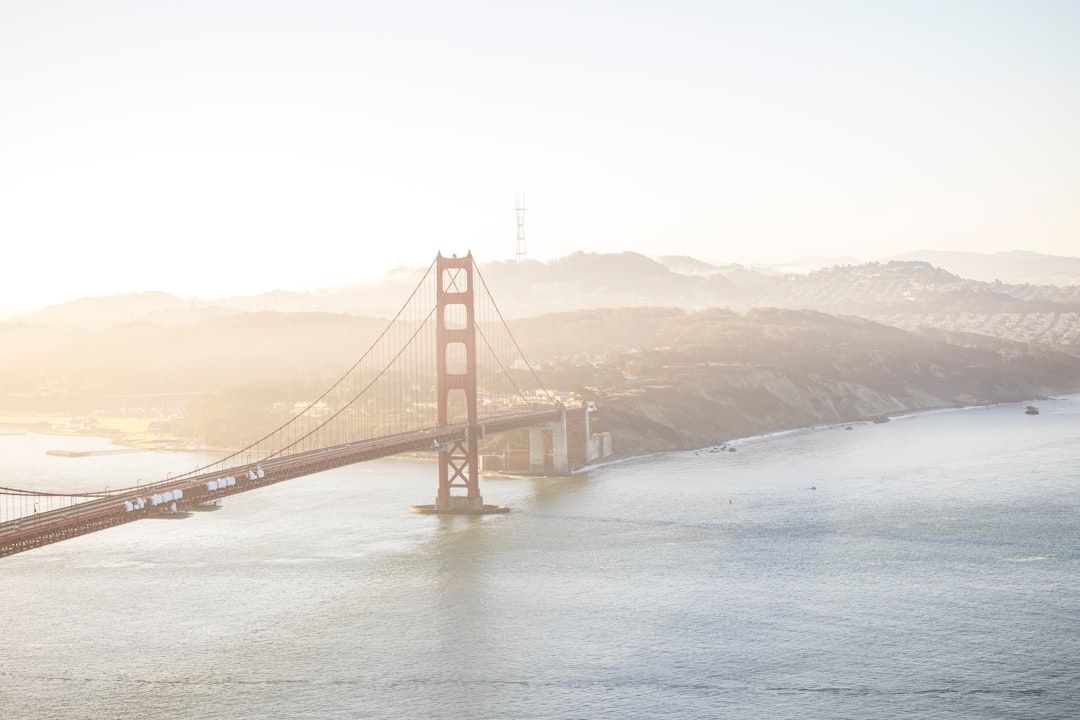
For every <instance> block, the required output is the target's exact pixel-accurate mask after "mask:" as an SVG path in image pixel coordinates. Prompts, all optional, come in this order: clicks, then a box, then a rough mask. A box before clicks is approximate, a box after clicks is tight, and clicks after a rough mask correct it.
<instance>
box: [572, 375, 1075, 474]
mask: <svg viewBox="0 0 1080 720" xmlns="http://www.w3.org/2000/svg"><path fill="white" fill-rule="evenodd" d="M1071 399H1080V393H1064V394H1061V395H1050V396H1047V397H1044V398H1039V399H1032V400H1016V401H1010V402H999V403H984V404H981V405H960V406H957V407H941V408H927V409H924V410H910V411H907V412H902V413H895V414H892V415H889V416H888V422H893V421H894V420H896V421H900V420H910V419H915V418H918V417H921V416H924V415H938V414H944V413H951V412H964V411H967V410H980V409H984V408H993V407H1007V406H1010V405H1015V406H1016V407H1023V406H1025V405H1034V404H1036V403H1040V402H1048V401H1053V400H1071ZM875 424H881V423H878V422H877V421H875V420H869V419H868V420H852V421H850V422H840V423H829V424H827V425H809V426H806V427H798V428H789V429H787V430H776V431H773V432H767V433H760V434H758V435H746V436H744V437H738V438H732V439H731V440H727V441H725V442H722V443H718V444H713V445H703V446H701V447H694V448H681V449H678V450H659V451H657V452H650V453H642V454H640V455H626V456H622V457H616V458H613V459H611V460H606V461H604V462H598V463H592V464H590V465H584V466H582V467H580V468H578V469H577V470H574V471H572V472H571V473H570V474H571V475H577V474H579V473H586V472H590V471H592V470H598V469H600V468H604V467H608V466H609V465H618V464H620V463H624V462H630V461H632V460H642V459H648V458H656V457H663V456H664V455H677V454H680V453H699V452H709V451H712V450H717V451H719V448H723V447H729V446H734V445H746V444H750V443H755V442H760V441H763V440H772V439H775V438H780V437H787V436H789V435H798V434H802V433H810V432H818V431H822V430H835V429H837V428H844V427H852V426H855V425H875Z"/></svg>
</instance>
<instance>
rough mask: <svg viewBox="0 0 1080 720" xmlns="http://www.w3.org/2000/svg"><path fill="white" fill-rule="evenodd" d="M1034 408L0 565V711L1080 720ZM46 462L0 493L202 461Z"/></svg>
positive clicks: (1077, 412)
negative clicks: (449, 500)
mask: <svg viewBox="0 0 1080 720" xmlns="http://www.w3.org/2000/svg"><path fill="white" fill-rule="evenodd" d="M1038 405H1039V407H1040V409H1041V410H1042V412H1041V414H1040V415H1037V416H1027V415H1024V413H1023V406H1015V405H1008V406H999V407H991V408H979V409H972V410H965V411H955V412H946V413H937V414H927V415H918V416H913V417H909V418H903V419H898V420H894V421H893V422H890V423H887V424H882V425H873V424H860V425H854V426H852V427H851V429H845V428H843V427H839V428H828V429H820V430H814V431H807V432H802V433H795V434H789V435H784V436H777V437H772V438H762V439H757V440H748V441H743V442H741V443H739V444H737V451H736V452H726V451H724V452H721V451H712V452H710V451H700V452H696V453H679V454H671V455H664V456H660V457H652V458H643V459H637V460H632V461H627V462H623V463H619V464H615V465H610V466H606V467H602V468H599V469H596V470H593V471H591V472H589V473H587V474H585V475H580V476H576V477H573V478H534V479H526V478H505V479H499V478H485V479H484V481H483V482H482V489H483V492H484V496H485V499H486V500H487V501H488V502H499V503H507V504H509V505H511V506H512V507H513V512H511V513H510V514H507V515H498V516H490V517H486V518H467V517H453V518H438V517H429V516H420V515H413V514H410V513H409V512H408V511H407V506H408V505H409V504H411V503H423V502H432V497H433V495H434V488H435V484H436V477H435V476H436V473H435V468H434V467H433V466H429V465H423V464H413V463H408V462H403V461H384V462H377V463H368V464H363V465H356V466H353V467H350V468H345V469H341V470H337V471H333V472H328V473H324V474H321V475H317V476H312V477H309V478H305V479H299V480H294V481H290V482H287V483H283V484H281V485H277V486H273V487H270V488H265V489H262V490H259V491H255V492H251V493H247V494H243V495H238V496H234V497H232V498H228V499H226V500H224V501H223V502H222V506H221V509H220V510H217V511H215V512H204V513H196V514H194V515H193V516H192V517H190V518H188V519H185V520H144V521H140V522H137V523H133V524H131V525H128V526H124V527H119V528H114V529H111V530H108V531H104V532H100V533H96V534H93V535H89V536H85V537H82V538H77V539H74V540H70V541H67V542H64V543H60V544H57V545H53V546H49V547H45V548H40V549H37V550H34V551H30V552H26V553H22V554H19V555H15V556H11V557H8V558H3V559H0V578H2V584H0V609H2V613H0V643H2V644H0V698H2V700H0V705H2V708H3V715H4V717H10V718H55V717H79V718H147V717H185V718H225V719H228V718H269V717H274V718H301V717H303V718H417V717H423V718H653V717H671V718H705V717H731V718H747V717H760V718H889V717H896V718H901V717H903V718H972V719H975V718H980V719H981V718H1020V717H1023V718H1071V717H1080V699H1078V696H1077V693H1078V691H1080V660H1078V659H1080V592H1078V590H1077V588H1078V587H1080V518H1078V511H1080V444H1078V443H1077V440H1078V436H1080V398H1078V397H1072V398H1066V399H1059V400H1053V401H1045V402H1040V403H1038ZM73 442H76V441H75V440H74V439H65V438H59V437H46V438H43V437H40V436H33V435H8V436H2V437H0V472H3V473H4V482H2V483H0V484H4V485H18V484H19V483H18V482H17V480H19V479H26V483H23V484H24V485H25V484H42V485H48V486H50V487H55V486H56V485H55V484H56V483H61V484H63V483H68V484H72V483H74V484H79V483H83V482H85V483H87V489H91V488H97V487H100V486H102V485H106V484H108V482H110V481H112V480H111V479H112V478H114V477H116V478H120V480H117V483H118V484H127V483H126V482H121V480H122V481H128V480H131V479H132V478H133V477H136V476H138V475H140V474H141V473H142V472H144V470H145V471H146V474H147V475H148V476H155V477H156V475H155V473H158V474H163V473H164V472H166V471H167V468H168V467H170V466H171V465H170V463H172V464H178V466H177V467H176V468H175V470H176V471H185V470H188V469H190V467H188V465H190V466H191V467H194V466H195V465H196V464H198V462H199V460H200V458H198V457H196V456H176V455H170V454H166V453H140V454H125V455H108V456H96V457H91V458H58V457H52V456H46V455H45V454H44V450H45V449H49V448H54V447H58V448H59V447H63V448H67V447H69V446H70V445H71V443H73ZM78 442H80V443H91V444H92V443H103V442H104V441H86V440H79V441H78ZM92 447H93V448H96V447H97V446H96V445H93V446H92ZM78 449H85V448H82V447H80V448H78ZM151 471H152V472H151ZM65 487H67V485H65Z"/></svg>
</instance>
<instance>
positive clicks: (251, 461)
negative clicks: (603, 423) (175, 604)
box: [0, 253, 610, 556]
mask: <svg viewBox="0 0 1080 720" xmlns="http://www.w3.org/2000/svg"><path fill="white" fill-rule="evenodd" d="M515 430H516V431H522V432H524V431H525V430H527V432H528V437H529V444H528V451H527V453H521V452H519V453H518V454H517V455H516V457H512V456H511V455H510V454H509V453H504V454H503V455H501V456H499V455H491V456H481V454H480V447H481V443H482V442H483V441H484V439H485V438H489V437H490V436H493V435H497V434H500V433H507V432H510V431H515ZM418 451H424V452H436V453H437V454H438V463H437V464H438V485H437V490H436V494H435V499H434V502H433V503H431V504H421V505H414V506H412V508H411V510H413V511H414V512H422V513H453V514H485V513H494V512H505V511H506V510H507V508H506V507H505V506H501V505H489V504H486V503H485V502H484V500H483V497H482V496H481V494H480V483H479V479H480V470H481V462H482V460H484V461H490V462H491V464H492V465H494V466H495V467H494V469H511V470H519V471H531V472H537V473H554V474H565V473H568V472H571V471H573V470H574V469H576V468H580V467H582V466H583V465H585V464H587V463H588V462H590V461H592V460H595V459H597V458H599V457H602V456H604V455H606V454H609V453H610V440H609V439H608V438H605V437H604V436H600V435H593V434H592V433H591V432H590V428H589V412H588V408H586V407H584V406H579V407H567V406H565V405H564V404H562V403H560V402H559V401H558V400H557V399H556V398H555V396H554V395H553V394H552V393H551V392H549V391H548V390H547V389H546V388H545V387H544V386H543V384H542V383H541V382H540V380H539V378H538V377H537V375H536V373H535V372H534V369H533V367H532V365H530V364H529V362H528V360H527V359H526V358H525V357H524V355H523V354H522V352H521V349H520V347H519V346H518V344H517V341H516V340H515V339H514V337H513V335H512V334H511V333H510V330H509V328H508V326H507V323H506V321H505V319H504V318H503V316H502V313H501V312H500V311H499V308H498V306H497V305H496V304H495V301H494V299H493V298H492V297H491V293H490V291H489V290H488V288H487V284H486V283H485V282H484V279H483V276H482V275H481V274H480V271H479V268H477V267H476V265H475V263H474V261H473V257H472V254H471V253H470V254H467V255H465V256H464V257H457V256H456V255H455V256H451V257H444V256H442V255H441V254H439V255H438V256H436V258H435V260H434V261H433V262H432V264H431V265H430V266H429V267H428V269H427V271H426V272H425V273H424V275H423V277H422V278H421V280H420V282H419V283H418V284H417V286H416V288H415V289H414V290H413V292H412V294H411V295H410V296H409V298H408V299H407V300H406V301H405V303H404V305H403V306H402V308H401V310H399V311H398V313H397V314H396V315H395V316H394V317H393V319H392V320H391V321H390V322H389V324H388V325H387V326H386V328H385V330H383V332H382V333H381V334H380V335H379V336H378V337H377V338H376V340H375V341H374V342H373V343H372V344H371V346H370V347H369V348H368V349H367V351H366V352H364V353H363V354H362V355H361V357H360V359H359V360H357V361H356V362H355V364H354V365H353V366H352V367H351V368H349V370H348V371H346V372H345V374H344V375H342V376H341V377H340V378H339V379H338V380H337V381H336V382H334V383H333V384H332V385H331V386H330V387H329V388H328V389H327V390H326V391H325V392H324V393H323V394H322V395H321V396H319V397H318V398H315V399H314V400H311V401H309V402H307V403H305V404H303V406H302V407H301V408H299V409H298V410H297V411H296V412H295V413H294V414H292V416H291V417H289V418H288V419H287V420H286V421H285V422H283V423H282V424H281V425H279V426H278V427H276V428H275V429H274V430H272V431H271V432H268V433H266V434H264V435H263V436H262V437H259V438H257V439H254V440H253V441H252V442H251V443H250V444H249V445H247V446H246V447H243V448H241V449H239V450H237V451H235V452H232V453H230V454H228V455H227V456H225V457H223V458H221V459H220V460H216V461H214V462H212V463H210V464H207V465H204V466H202V467H198V468H196V469H194V470H191V471H189V472H185V473H181V474H178V475H174V474H171V473H170V474H169V475H167V476H166V478H165V479H163V480H158V481H152V482H149V483H147V482H139V483H137V484H135V485H129V486H127V487H122V488H116V489H106V490H101V491H95V492H85V493H64V492H48V491H44V490H42V489H19V488H14V487H0V556H4V555H11V554H13V553H17V552H21V551H24V550H29V549H32V548H35V547H40V546H42V545H48V544H50V543H55V542H59V541H62V540H66V539H68V538H72V537H77V536H79V535H84V534H86V533H90V532H95V531H98V530H103V529H106V528H110V527H115V526H117V525H121V524H124V523H128V522H132V521H135V520H139V519H142V518H149V517H157V516H162V515H166V514H173V513H178V512H184V511H186V510H189V509H192V508H195V507H197V506H202V505H206V504H208V503H213V502H215V501H217V500H219V499H220V498H223V497H226V496H229V495H233V494H236V493H240V492H246V491H249V490H254V489H256V488H260V487H265V486H267V485H270V484H273V483H278V482H282V481H285V480H291V479H294V478H299V477H302V476H305V475H311V474H313V473H318V472H322V471H325V470H330V469H333V468H339V467H343V466H346V465H351V464H353V463H359V462H364V461H367V460H374V459H377V458H382V457H387V456H390V455H396V454H400V453H409V452H418ZM522 455H524V457H522ZM485 469H487V468H485Z"/></svg>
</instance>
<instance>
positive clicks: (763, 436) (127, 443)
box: [0, 393, 1080, 476]
mask: <svg viewBox="0 0 1080 720" xmlns="http://www.w3.org/2000/svg"><path fill="white" fill-rule="evenodd" d="M1072 398H1080V393H1066V394H1062V395H1051V396H1048V397H1044V398H1038V399H1029V400H1017V401H1010V402H1000V403H985V404H981V405H960V406H956V407H940V408H926V409H922V410H911V411H907V412H900V413H895V414H892V415H888V416H887V421H888V422H892V421H894V420H897V421H898V420H905V419H912V418H917V417H920V416H923V415H934V414H940V413H949V412H962V411H966V410H978V409H981V408H991V407H1004V406H1010V405H1015V406H1017V407H1022V406H1025V405H1032V404H1035V403H1039V402H1047V401H1052V400H1068V399H1072ZM11 417H15V416H6V417H5V416H2V415H0V436H5V435H7V436H14V435H27V434H32V435H46V436H55V437H79V438H97V439H99V440H109V441H111V442H112V443H113V444H115V445H117V446H119V447H120V448H124V449H123V450H115V451H108V450H103V451H94V453H93V454H97V453H101V452H125V451H131V452H134V451H143V452H146V451H154V452H190V453H208V454H222V455H230V454H232V453H235V452H237V450H228V449H221V448H206V447H191V446H187V445H180V444H177V445H172V444H170V445H168V446H163V445H162V444H160V443H161V442H162V441H161V440H160V439H155V441H154V442H149V441H140V440H137V439H131V438H130V437H128V436H123V431H122V430H121V429H119V428H117V429H114V430H112V431H111V432H109V431H108V429H107V428H93V429H89V428H88V429H73V428H57V427H55V423H52V422H50V420H52V419H55V417H59V416H54V417H53V418H41V419H35V421H34V422H21V423H13V422H10V418H11ZM22 417H25V418H26V419H29V418H30V416H22ZM5 420H6V421H5ZM872 424H880V421H877V420H874V419H863V420H853V421H849V422H840V423H829V424H826V425H809V426H805V427H796V428H787V429H784V430H775V431H772V432H767V433H759V434H757V435H746V436H742V437H736V438H732V439H730V440H727V441H724V442H722V443H714V444H711V445H703V446H700V447H688V448H678V449H671V450H660V451H656V452H648V453H640V454H630V455H625V456H617V457H615V458H612V459H609V460H605V461H603V462H597V463H591V464H588V465H584V466H582V467H580V468H577V469H576V470H572V471H571V472H570V475H571V476H573V475H578V474H582V473H587V472H590V471H592V470H597V469H600V468H603V467H607V466H609V465H616V464H619V463H624V462H629V461H631V460H637V459H642V458H652V457H660V456H663V455H671V454H676V453H691V452H692V453H697V452H702V451H712V450H716V449H719V448H727V447H734V446H739V445H746V444H749V443H755V442H761V441H763V440H770V439H774V438H779V437H786V436H789V435H795V434H800V433H809V432H816V431H821V430H830V429H835V428H842V427H850V426H854V425H872ZM165 442H168V441H165ZM82 454H83V453H79V455H80V456H81V455H82ZM87 454H90V453H87ZM402 459H405V458H402ZM408 459H409V460H411V461H414V462H429V461H427V460H425V459H424V458H422V457H409V458H408Z"/></svg>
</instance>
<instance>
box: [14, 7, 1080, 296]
mask: <svg viewBox="0 0 1080 720" xmlns="http://www.w3.org/2000/svg"><path fill="white" fill-rule="evenodd" d="M1078 38H1080V2H1076V1H1075V0H1062V1H1060V2H1049V1H1047V2H1040V1H1039V0H1017V1H1016V2H994V1H992V0H977V1H972V2H953V1H950V0H934V1H931V2H918V1H917V0H915V1H908V0H905V1H903V2H901V1H899V0H898V1H896V2H874V1H873V0H851V1H850V2H812V1H811V0H805V1H796V0H791V1H790V2H787V1H781V0H777V1H774V2H767V1H765V2H761V1H757V0H755V1H753V2H750V1H745V2H724V1H722V0H714V1H713V2H687V1H684V0H655V1H651V2H639V1H635V0H619V1H617V2H616V1H614V0H611V1H596V2H590V1H588V0H576V1H575V2H561V1H556V2H533V3H527V4H526V3H513V2H505V1H503V2H456V3H455V2H409V1H407V0H406V1H396V2H387V1H385V0H383V1H381V2H363V1H357V2H345V1H340V2H322V1H319V0H305V1H304V2H272V1H266V2H256V1H255V0H251V1H250V2H235V1H230V0H214V1H213V2H200V1H198V0H178V1H176V2H153V1H152V0H131V1H130V2H107V1H99V2H81V1H80V2H51V1H49V0H35V1H34V2H17V1H16V0H0V242H2V246H3V249H4V255H3V271H2V272H0V306H11V305H21V306H29V305H36V304H40V303H49V302H60V301H63V300H67V299H71V298H74V297H79V296H83V295H101V294H106V293H112V292H125V291H137V290H163V291H167V292H172V293H175V294H178V295H181V296H185V297H192V296H195V297H202V298H213V297H219V296H222V295H228V294H237V293H243V294H247V293H254V292H259V291H262V290H267V289H273V288H283V289H313V288H318V287H324V286H330V285H343V284H351V283H355V282H358V281H363V280H366V279H370V278H372V277H374V276H377V275H379V274H381V273H382V272H384V271H385V270H387V269H389V268H392V267H394V266H396V265H398V264H402V263H404V264H409V265H426V264H427V263H428V262H430V260H431V259H432V258H433V257H434V255H435V253H436V252H437V251H439V250H442V251H443V252H444V253H447V254H449V253H452V252H458V253H461V252H465V251H466V250H470V249H471V250H472V251H473V253H474V254H475V255H476V256H477V257H478V259H479V260H481V261H491V260H502V259H509V258H512V257H513V255H514V251H515V237H516V230H517V226H516V220H515V212H514V197H515V193H517V192H522V191H523V192H525V193H526V200H527V205H528V208H529V209H528V211H527V213H526V225H525V233H526V240H527V246H528V254H529V257H530V258H535V259H540V260H549V259H552V258H556V257H560V256H562V255H566V254H568V253H570V252H573V251H575V250H585V251H588V252H612V251H619V250H624V249H628V250H636V251H639V252H642V253H645V254H650V255H658V254H688V255H693V256H696V257H699V258H702V259H706V260H712V261H721V262H727V261H741V262H766V261H771V262H781V261H786V260H791V259H794V258H798V257H802V256H806V255H827V256H854V257H858V258H862V259H879V258H882V257H886V256H888V255H892V254H897V253H901V252H905V251H909V250H915V249H920V248H934V249H942V250H977V251H985V252H991V251H1001V250H1010V249H1028V250H1034V251H1039V252H1045V253H1051V254H1064V255H1080V230H1078V229H1080V40H1078Z"/></svg>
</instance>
